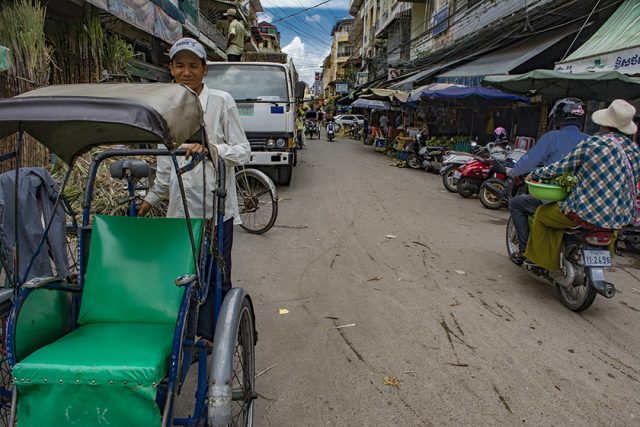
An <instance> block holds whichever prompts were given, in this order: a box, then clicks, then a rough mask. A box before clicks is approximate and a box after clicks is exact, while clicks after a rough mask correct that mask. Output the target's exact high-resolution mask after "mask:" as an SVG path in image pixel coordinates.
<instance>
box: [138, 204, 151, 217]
mask: <svg viewBox="0 0 640 427" xmlns="http://www.w3.org/2000/svg"><path fill="white" fill-rule="evenodd" d="M151 208H152V206H151V204H150V203H149V202H147V201H146V200H143V201H142V203H140V204H139V205H138V216H145V215H146V214H148V213H149V211H150V210H151Z"/></svg>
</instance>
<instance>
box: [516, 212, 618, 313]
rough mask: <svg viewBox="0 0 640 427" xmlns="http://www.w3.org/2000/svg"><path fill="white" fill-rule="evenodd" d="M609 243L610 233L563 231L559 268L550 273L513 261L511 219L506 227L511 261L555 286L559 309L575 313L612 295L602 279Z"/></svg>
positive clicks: (611, 288) (612, 288) (608, 258)
mask: <svg viewBox="0 0 640 427" xmlns="http://www.w3.org/2000/svg"><path fill="white" fill-rule="evenodd" d="M529 223H530V225H531V224H532V223H533V216H530V217H529ZM612 239H613V231H611V230H601V229H598V230H586V229H583V228H571V229H568V230H566V231H565V233H564V237H563V238H562V249H561V252H560V257H561V259H560V264H561V268H560V270H557V271H550V270H546V269H544V268H541V267H538V266H537V265H534V264H531V263H528V262H523V261H522V260H521V259H519V258H515V257H514V254H515V253H516V252H517V251H518V236H517V234H516V228H515V225H514V223H513V219H512V218H509V221H508V223H507V253H508V254H509V258H510V259H511V261H512V262H513V263H515V264H517V265H520V266H522V267H523V268H524V269H525V270H527V271H528V272H530V273H532V274H533V275H535V276H537V277H540V278H542V279H545V280H546V281H548V282H549V283H551V284H552V285H555V286H556V288H557V289H558V297H559V299H560V302H561V303H562V305H564V306H565V307H567V308H568V309H569V310H572V311H575V312H580V311H583V310H586V309H587V308H589V307H590V306H591V304H593V301H594V300H595V298H596V295H597V294H600V295H602V296H604V297H605V298H613V296H614V295H615V293H616V288H615V286H614V285H613V284H612V283H609V282H607V281H606V280H605V277H604V273H605V268H606V267H611V252H609V250H608V248H607V247H608V246H609V244H610V243H611V240H612Z"/></svg>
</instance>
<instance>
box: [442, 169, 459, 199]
mask: <svg viewBox="0 0 640 427" xmlns="http://www.w3.org/2000/svg"><path fill="white" fill-rule="evenodd" d="M455 172H456V167H455V166H451V167H450V168H449V169H447V170H446V171H445V172H444V173H443V174H442V184H443V185H444V188H446V189H447V190H448V191H450V192H452V193H457V192H458V187H457V186H455V185H454V184H453V174H454V173H455Z"/></svg>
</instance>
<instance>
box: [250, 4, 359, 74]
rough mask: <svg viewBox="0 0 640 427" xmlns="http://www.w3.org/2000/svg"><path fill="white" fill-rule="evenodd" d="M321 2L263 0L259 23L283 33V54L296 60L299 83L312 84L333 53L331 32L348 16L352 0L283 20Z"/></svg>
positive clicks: (324, 5)
mask: <svg viewBox="0 0 640 427" xmlns="http://www.w3.org/2000/svg"><path fill="white" fill-rule="evenodd" d="M321 1H322V0H261V2H260V3H261V4H262V7H263V9H264V12H263V13H259V14H258V20H259V21H267V22H271V23H272V24H273V25H275V26H277V27H278V31H280V44H281V46H282V51H283V52H286V53H288V54H289V57H290V58H292V59H293V62H294V64H295V66H296V70H297V71H298V74H299V76H300V80H302V81H305V82H307V83H308V84H310V85H311V84H313V79H314V74H315V72H316V71H321V70H322V62H323V61H324V58H325V57H326V56H327V55H328V54H329V52H330V50H331V29H332V28H333V25H334V24H335V23H336V21H337V20H338V19H342V18H344V17H346V16H348V14H349V12H348V10H347V9H348V6H349V0H330V1H329V2H328V3H326V4H323V5H321V6H319V7H317V8H314V9H311V10H308V11H305V12H302V13H300V14H298V15H296V16H293V17H290V18H286V19H283V20H282V21H280V19H282V18H285V17H287V16H289V15H292V14H295V13H298V12H301V11H302V10H304V9H306V8H308V7H312V6H315V5H317V4H318V3H320V2H321Z"/></svg>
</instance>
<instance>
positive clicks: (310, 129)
mask: <svg viewBox="0 0 640 427" xmlns="http://www.w3.org/2000/svg"><path fill="white" fill-rule="evenodd" d="M304 134H305V136H307V137H309V139H311V138H313V136H314V135H317V136H318V138H320V130H319V129H318V124H317V123H316V122H314V121H313V120H307V121H306V122H305V123H304Z"/></svg>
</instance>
